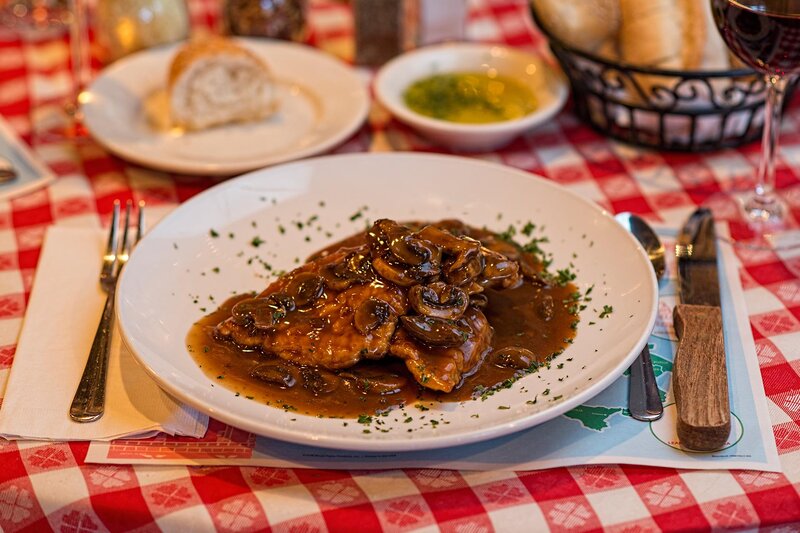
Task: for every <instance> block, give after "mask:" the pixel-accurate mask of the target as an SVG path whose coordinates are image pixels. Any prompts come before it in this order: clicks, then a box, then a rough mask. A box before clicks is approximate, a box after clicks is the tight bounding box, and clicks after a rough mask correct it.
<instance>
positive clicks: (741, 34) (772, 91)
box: [711, 0, 800, 248]
mask: <svg viewBox="0 0 800 533" xmlns="http://www.w3.org/2000/svg"><path fill="white" fill-rule="evenodd" d="M711 10H712V13H713V14H714V20H715V22H716V24H717V28H718V29H719V32H720V35H722V38H723V39H724V40H725V43H726V44H727V45H728V47H729V48H730V49H731V51H732V52H733V53H734V54H736V56H737V57H738V58H739V59H741V60H742V62H744V63H745V64H747V65H749V66H750V67H752V68H753V69H755V70H756V71H757V72H759V73H761V74H762V75H763V76H764V81H765V83H766V85H767V96H766V109H765V111H764V136H763V140H762V145H761V146H762V154H761V163H760V165H759V169H758V175H757V182H756V187H755V190H754V192H753V194H751V195H750V196H749V197H747V198H744V199H742V200H741V202H742V206H741V207H742V209H743V210H744V218H745V220H746V221H747V225H748V229H749V230H750V232H751V234H750V235H749V236H747V237H746V238H743V239H742V243H741V244H744V245H749V246H753V247H757V248H793V247H796V246H800V239H797V238H796V236H794V237H793V238H792V239H782V240H781V239H779V237H780V233H784V232H786V230H787V229H788V227H789V226H796V225H797V224H796V222H795V221H793V220H792V214H791V213H790V212H789V209H788V208H787V206H786V204H785V203H784V202H783V201H782V200H781V199H780V198H779V197H778V196H777V194H776V193H775V190H774V189H775V153H776V150H777V146H778V131H779V129H780V119H781V111H782V108H783V97H784V93H785V91H786V84H787V78H788V77H789V76H790V75H792V74H795V73H797V72H800V0H711ZM745 240H747V241H749V242H747V243H745V242H744V241H745ZM780 243H783V244H780Z"/></svg>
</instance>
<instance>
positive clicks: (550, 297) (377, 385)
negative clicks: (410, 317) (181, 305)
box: [187, 221, 577, 418]
mask: <svg viewBox="0 0 800 533" xmlns="http://www.w3.org/2000/svg"><path fill="white" fill-rule="evenodd" d="M436 224H437V226H439V227H447V229H449V230H450V231H453V232H454V233H456V232H457V231H458V232H460V234H462V235H463V234H466V235H468V236H470V237H473V238H475V239H478V240H480V241H481V242H482V244H483V245H484V246H485V247H486V248H489V249H490V250H493V251H496V252H499V254H498V258H497V259H498V260H506V259H505V257H509V258H510V259H515V260H518V261H519V262H520V264H521V267H522V268H521V271H522V272H523V273H524V274H525V276H524V283H522V284H521V285H519V286H518V287H515V288H511V289H504V290H495V289H492V288H487V289H485V290H484V291H483V292H481V293H480V294H474V295H472V296H470V302H469V303H470V304H471V305H475V306H478V307H480V308H481V309H482V310H483V312H484V314H485V315H486V317H487V319H488V321H489V324H490V325H491V326H492V327H493V329H494V334H493V336H492V343H491V350H490V351H489V352H488V353H487V354H486V356H485V357H484V360H483V363H482V364H480V365H479V367H478V368H477V370H476V371H474V372H473V373H472V374H471V375H468V376H465V377H464V379H463V380H462V382H461V383H460V384H459V386H458V387H457V388H455V389H454V390H453V391H452V392H450V393H441V392H436V391H433V390H429V389H425V388H423V387H421V386H420V385H419V384H418V383H417V382H415V381H414V379H412V378H411V376H410V375H409V373H408V370H407V369H406V367H405V364H404V363H403V361H402V360H400V359H398V358H396V357H392V356H390V355H387V356H385V357H383V358H382V359H380V360H377V361H368V360H362V361H360V362H359V363H357V364H356V365H355V366H352V367H350V368H346V369H342V370H338V371H332V370H326V369H323V368H317V367H311V366H302V365H297V364H294V363H292V362H289V361H286V360H284V359H281V358H278V357H275V356H270V355H266V354H263V353H261V352H260V351H257V350H252V349H249V350H248V349H242V348H241V347H239V346H237V345H235V344H233V343H230V342H225V341H220V340H218V339H216V338H215V337H214V335H213V332H214V328H215V327H216V326H217V324H220V323H221V322H222V321H224V320H226V319H228V318H229V317H231V313H232V308H233V307H234V305H235V304H236V303H238V302H240V301H243V300H247V299H248V298H251V296H250V295H241V296H236V297H233V298H231V299H229V300H228V301H226V302H225V303H224V304H223V305H222V306H221V307H220V308H219V309H218V310H216V311H215V312H213V313H211V314H210V315H208V316H206V317H204V318H202V319H201V320H199V321H198V322H196V323H195V325H194V326H193V327H192V329H191V331H190V332H189V335H188V337H187V345H188V347H189V351H190V352H191V354H192V356H193V357H194V358H195V360H196V361H197V363H198V365H199V366H200V367H201V368H202V370H203V371H204V372H205V373H206V374H207V375H208V376H209V378H211V379H212V380H213V381H214V382H215V384H217V386H224V387H227V388H229V389H231V390H233V391H235V392H236V393H237V394H238V395H240V396H243V397H246V398H249V399H253V400H255V401H258V402H262V403H266V404H267V405H271V406H274V407H277V408H283V409H285V410H287V411H291V412H297V413H302V414H310V415H315V416H322V417H343V418H354V417H358V416H359V415H362V414H376V413H380V412H385V411H388V410H390V409H392V408H395V407H400V406H403V405H411V404H413V403H415V402H416V401H431V400H433V401H447V402H451V401H464V400H469V399H472V398H475V397H478V396H480V391H484V390H487V389H492V388H493V387H498V386H501V384H503V383H508V382H509V381H508V380H512V379H514V378H518V377H520V376H523V375H525V374H527V373H529V372H530V371H531V370H533V369H534V368H535V367H536V366H537V365H539V364H542V363H545V362H546V361H548V360H549V359H550V358H551V357H552V356H553V355H555V354H558V353H561V351H563V350H564V348H566V346H567V344H568V343H570V342H571V339H572V338H573V337H574V336H575V332H576V330H575V323H576V320H577V316H576V314H574V308H575V305H574V304H575V298H574V295H575V294H576V293H577V288H576V287H575V286H574V285H573V284H571V283H566V284H564V285H559V284H556V283H547V282H545V281H544V279H545V278H544V277H542V276H540V274H541V272H542V271H543V269H542V266H541V264H540V263H539V262H538V260H537V258H536V257H535V256H533V255H532V254H529V253H525V252H522V251H521V249H520V248H519V247H518V246H516V245H513V244H510V243H507V242H505V241H502V240H501V239H499V238H498V236H497V235H496V234H493V233H491V232H488V231H485V230H480V229H476V228H472V227H469V226H465V225H463V224H462V223H460V222H458V221H443V222H439V223H436ZM408 225H409V226H412V227H413V226H415V227H422V224H414V223H411V224H408ZM448 225H450V227H448ZM364 241H365V234H364V233H359V234H357V235H354V236H352V237H350V238H348V239H344V240H343V241H340V242H338V243H336V244H334V245H331V246H329V247H327V248H326V249H324V250H321V251H320V252H317V253H316V254H314V255H312V257H311V258H310V259H314V258H317V257H321V256H324V255H326V254H328V253H331V252H332V251H335V250H337V249H339V248H340V247H341V246H354V245H358V244H362V243H363V242H364ZM406 244H407V245H408V246H409V247H410V246H414V245H415V243H406ZM398 252H399V253H404V252H408V253H409V254H412V253H413V254H416V256H422V257H425V255H424V254H426V253H428V252H427V251H425V250H422V251H420V249H418V248H417V249H411V250H410V251H409V250H398ZM500 254H503V255H504V256H505V257H503V256H501V255H500ZM491 261H492V258H489V260H488V261H487V265H486V266H485V267H484V269H485V270H484V272H486V271H487V270H490V269H491V268H493V264H490V263H491ZM302 281H303V280H298V281H297V283H298V284H299V285H301V286H300V287H298V290H299V292H300V293H301V294H308V295H312V296H313V295H314V294H315V293H316V292H317V291H318V290H320V289H319V287H318V286H317V285H316V282H315V281H314V280H312V279H309V280H307V282H306V283H301V282H302ZM400 281H401V283H402V280H400ZM442 285H444V284H442ZM429 287H430V288H428V289H427V290H426V291H425V292H426V293H425V294H421V296H422V298H419V300H420V301H422V302H424V305H429V306H431V307H432V308H433V309H434V311H432V313H434V316H436V314H440V315H441V316H447V314H448V311H447V307H448V306H449V305H450V302H451V301H459V306H461V305H463V303H461V301H460V300H462V299H463V295H462V294H454V293H453V292H455V291H452V292H451V291H449V290H446V289H445V288H444V287H443V286H439V285H436V284H432V285H431V286H429ZM415 291H419V292H422V291H423V290H422V289H421V288H420V289H415ZM440 308H441V309H440ZM381 312H383V310H382V309H381V306H380V303H379V304H378V305H376V306H374V308H370V309H369V310H367V311H366V312H365V313H364V316H363V317H361V316H357V317H355V320H356V321H357V322H359V323H358V324H356V327H358V328H370V327H371V326H372V322H373V321H375V320H378V319H379V318H377V319H376V315H377V316H378V317H379V316H380V314H381Z"/></svg>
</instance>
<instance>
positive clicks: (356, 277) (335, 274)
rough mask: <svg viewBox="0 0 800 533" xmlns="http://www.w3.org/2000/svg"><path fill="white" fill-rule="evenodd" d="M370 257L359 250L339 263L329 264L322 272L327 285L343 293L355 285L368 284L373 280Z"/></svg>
mask: <svg viewBox="0 0 800 533" xmlns="http://www.w3.org/2000/svg"><path fill="white" fill-rule="evenodd" d="M371 272H372V269H371V268H370V261H369V256H367V255H366V254H364V253H362V252H361V251H359V250H356V251H353V252H350V253H349V254H347V255H346V256H345V258H344V259H343V260H342V261H340V262H338V263H329V264H327V265H325V266H324V267H323V268H322V269H321V270H320V275H321V276H322V278H323V279H324V280H325V285H327V286H328V287H329V288H331V289H333V290H335V291H343V290H345V289H347V288H348V287H350V286H351V285H353V284H354V283H366V282H367V281H369V280H370V279H371V278H372V275H371Z"/></svg>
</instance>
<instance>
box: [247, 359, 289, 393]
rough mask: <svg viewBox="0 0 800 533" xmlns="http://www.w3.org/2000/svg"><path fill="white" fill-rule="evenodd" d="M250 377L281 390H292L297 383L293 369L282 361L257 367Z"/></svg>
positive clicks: (268, 362)
mask: <svg viewBox="0 0 800 533" xmlns="http://www.w3.org/2000/svg"><path fill="white" fill-rule="evenodd" d="M250 377H253V378H255V379H258V380H261V381H264V382H266V383H269V384H270V385H275V386H277V387H279V388H281V389H290V388H292V387H294V385H295V383H297V379H296V378H295V375H294V372H293V371H292V367H291V366H290V365H287V364H285V363H282V362H281V361H267V362H266V363H261V364H259V365H256V366H255V367H253V369H252V370H250Z"/></svg>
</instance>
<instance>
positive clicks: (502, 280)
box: [478, 247, 522, 289]
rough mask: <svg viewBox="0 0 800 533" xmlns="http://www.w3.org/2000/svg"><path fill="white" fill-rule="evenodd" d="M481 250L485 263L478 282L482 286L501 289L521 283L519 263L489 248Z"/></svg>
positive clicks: (510, 287)
mask: <svg viewBox="0 0 800 533" xmlns="http://www.w3.org/2000/svg"><path fill="white" fill-rule="evenodd" d="M481 251H482V253H483V257H484V260H485V265H484V267H483V270H482V271H481V273H480V276H479V279H478V283H480V284H481V285H483V286H484V287H491V288H502V289H512V288H514V287H517V286H519V284H520V283H522V276H521V275H520V272H519V263H517V262H516V261H514V260H512V259H509V258H508V257H506V256H504V255H503V254H500V253H498V252H495V251H493V250H490V249H489V248H485V247H484V248H483V249H482V250H481Z"/></svg>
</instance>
